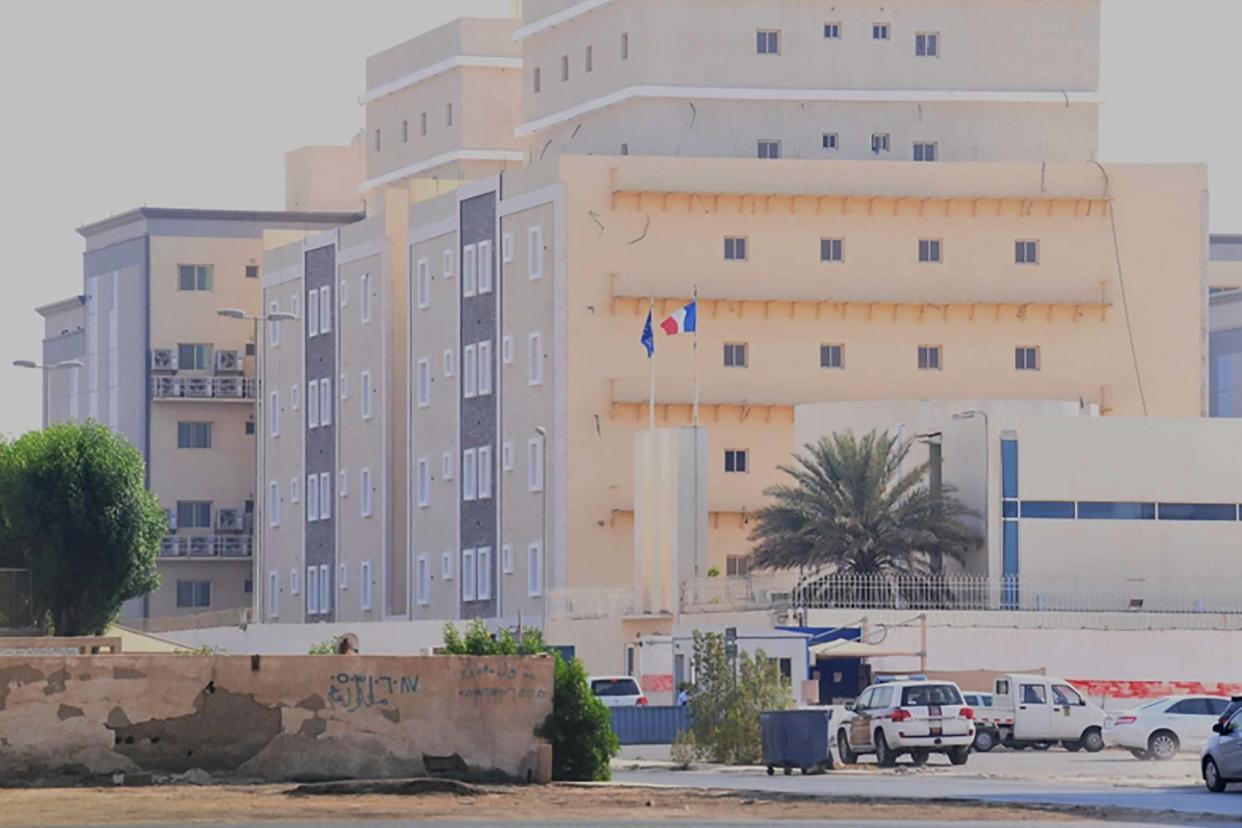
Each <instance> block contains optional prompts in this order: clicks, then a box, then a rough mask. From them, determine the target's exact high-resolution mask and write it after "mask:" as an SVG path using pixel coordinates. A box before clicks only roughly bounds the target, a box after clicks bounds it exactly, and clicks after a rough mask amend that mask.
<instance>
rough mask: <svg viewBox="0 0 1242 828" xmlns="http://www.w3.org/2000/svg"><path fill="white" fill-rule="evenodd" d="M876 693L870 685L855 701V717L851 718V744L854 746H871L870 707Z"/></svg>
mask: <svg viewBox="0 0 1242 828" xmlns="http://www.w3.org/2000/svg"><path fill="white" fill-rule="evenodd" d="M874 695H875V688H874V687H869V688H867V689H866V690H864V691H863V694H862V695H861V696H859V697H858V701H856V702H855V703H854V718H853V719H851V720H850V745H851V746H852V747H856V748H869V747H871V716H870V714H869V713H868V708H869V706H870V704H871V699H872V697H873V696H874Z"/></svg>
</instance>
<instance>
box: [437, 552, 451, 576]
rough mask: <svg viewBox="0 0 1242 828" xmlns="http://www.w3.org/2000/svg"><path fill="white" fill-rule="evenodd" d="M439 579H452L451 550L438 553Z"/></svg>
mask: <svg viewBox="0 0 1242 828" xmlns="http://www.w3.org/2000/svg"><path fill="white" fill-rule="evenodd" d="M440 580H442V581H451V580H453V553H452V552H442V553H440Z"/></svg>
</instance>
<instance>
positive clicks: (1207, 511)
mask: <svg viewBox="0 0 1242 828" xmlns="http://www.w3.org/2000/svg"><path fill="white" fill-rule="evenodd" d="M1158 508H1159V512H1160V519H1161V520H1237V519H1238V507H1237V506H1236V505H1235V504H1233V503H1161V504H1159V506H1158Z"/></svg>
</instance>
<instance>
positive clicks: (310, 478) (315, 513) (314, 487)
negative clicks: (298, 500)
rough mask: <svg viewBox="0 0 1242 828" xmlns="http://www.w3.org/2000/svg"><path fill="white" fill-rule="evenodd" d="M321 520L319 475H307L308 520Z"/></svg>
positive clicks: (310, 521) (309, 521)
mask: <svg viewBox="0 0 1242 828" xmlns="http://www.w3.org/2000/svg"><path fill="white" fill-rule="evenodd" d="M317 520H319V475H317V474H308V475H306V522H307V523H314V522H315V521H317Z"/></svg>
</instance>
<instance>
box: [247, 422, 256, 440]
mask: <svg viewBox="0 0 1242 828" xmlns="http://www.w3.org/2000/svg"><path fill="white" fill-rule="evenodd" d="M246 434H248V435H250V436H251V437H253V436H254V420H246Z"/></svg>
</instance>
